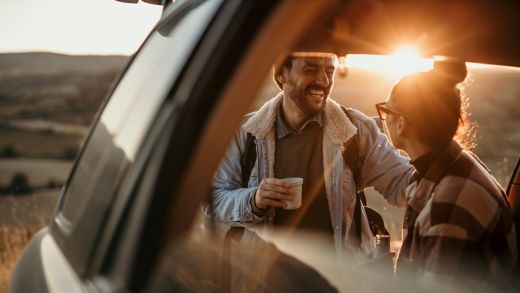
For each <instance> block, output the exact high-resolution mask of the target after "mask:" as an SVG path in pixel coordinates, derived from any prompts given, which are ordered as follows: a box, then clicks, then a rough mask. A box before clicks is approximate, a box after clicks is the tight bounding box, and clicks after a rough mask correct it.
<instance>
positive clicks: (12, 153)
mask: <svg viewBox="0 0 520 293" xmlns="http://www.w3.org/2000/svg"><path fill="white" fill-rule="evenodd" d="M19 156H20V154H19V153H18V152H17V151H16V149H15V148H14V147H13V146H12V145H6V146H3V147H2V148H1V149H0V158H16V157H19Z"/></svg>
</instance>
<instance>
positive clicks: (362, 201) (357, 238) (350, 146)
mask: <svg viewBox="0 0 520 293" xmlns="http://www.w3.org/2000/svg"><path fill="white" fill-rule="evenodd" d="M341 109H342V110H343V112H344V113H345V115H347V117H348V119H349V120H350V121H352V123H354V120H355V119H356V118H354V116H353V115H352V112H351V111H352V110H351V109H348V108H346V107H344V106H341ZM345 150H348V151H345V152H344V153H343V159H344V160H345V164H347V166H348V167H349V168H350V170H351V171H352V177H353V178H354V183H355V185H356V188H357V187H358V186H360V181H361V178H360V176H361V162H362V160H361V159H360V155H359V151H360V147H359V135H358V134H357V133H356V134H355V135H354V136H353V137H352V138H351V139H350V140H349V141H348V142H347V145H345ZM362 208H363V209H364V210H365V213H366V215H367V218H368V222H369V225H370V230H371V231H372V234H373V235H374V236H375V235H378V234H384V235H390V233H388V230H387V229H386V227H385V223H384V221H383V218H382V217H381V215H380V214H379V213H378V212H376V211H375V210H374V209H372V208H369V207H368V203H367V198H366V195H365V191H364V190H360V191H357V190H356V205H355V207H354V215H353V216H354V228H355V229H354V230H351V233H349V237H351V240H352V242H353V243H354V244H355V245H357V246H360V245H361V209H362Z"/></svg>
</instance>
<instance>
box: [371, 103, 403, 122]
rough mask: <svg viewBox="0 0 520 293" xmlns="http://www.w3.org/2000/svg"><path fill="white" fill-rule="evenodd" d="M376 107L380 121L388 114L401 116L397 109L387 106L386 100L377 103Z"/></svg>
mask: <svg viewBox="0 0 520 293" xmlns="http://www.w3.org/2000/svg"><path fill="white" fill-rule="evenodd" d="M376 109H377V114H379V118H381V120H382V121H383V120H386V116H387V115H388V114H394V115H399V116H403V114H401V113H400V112H399V111H396V110H394V109H392V108H390V107H388V103H387V102H382V103H377V104H376Z"/></svg>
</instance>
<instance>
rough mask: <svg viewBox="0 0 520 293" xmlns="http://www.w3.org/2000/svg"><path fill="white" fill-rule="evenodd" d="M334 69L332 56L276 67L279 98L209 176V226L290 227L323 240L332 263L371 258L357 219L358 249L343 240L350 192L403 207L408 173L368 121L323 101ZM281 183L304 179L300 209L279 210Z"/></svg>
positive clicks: (302, 56) (285, 188)
mask: <svg viewBox="0 0 520 293" xmlns="http://www.w3.org/2000/svg"><path fill="white" fill-rule="evenodd" d="M335 63H336V57H335V55H332V54H321V53H320V54H319V55H316V53H309V54H307V53H292V54H291V55H289V56H288V57H287V59H286V60H285V62H283V64H282V65H281V66H277V68H276V69H275V72H274V79H275V82H276V83H277V85H278V86H279V87H280V89H281V92H280V93H279V94H278V95H277V96H276V97H274V98H273V99H271V100H270V101H268V102H266V103H265V104H264V105H263V106H262V107H261V108H260V109H259V110H258V111H256V112H254V113H251V114H249V115H247V116H246V117H245V119H244V123H243V124H242V126H241V128H240V131H239V133H238V134H237V137H236V138H235V141H234V142H233V143H232V145H231V147H230V149H229V151H228V153H227V155H226V157H225V158H224V160H223V162H222V163H221V166H220V168H219V169H218V171H217V174H216V176H215V180H214V183H213V189H214V216H215V218H216V219H218V220H220V221H222V222H225V223H229V224H230V225H232V226H252V225H262V226H263V227H265V228H271V227H273V226H274V227H278V226H280V227H297V229H310V230H313V231H318V232H324V233H326V234H327V233H328V234H329V235H330V240H331V243H333V244H334V247H335V249H336V252H337V255H338V257H340V256H341V254H342V251H344V250H347V251H354V250H357V251H362V252H365V253H368V252H370V251H372V250H373V246H374V241H373V235H372V233H371V231H370V228H369V224H368V221H367V218H366V215H365V214H364V213H363V215H362V217H361V221H362V223H361V225H360V226H361V244H359V241H358V243H357V244H356V243H354V242H353V241H352V239H350V238H351V237H347V235H349V233H350V232H351V230H352V229H353V227H354V225H353V222H354V221H353V213H354V207H355V204H356V190H357V189H362V188H364V187H367V186H373V187H374V188H375V189H376V190H377V191H379V192H380V193H381V194H382V195H383V196H384V197H385V198H386V200H387V201H388V202H389V203H391V204H394V205H397V206H404V205H405V202H406V200H405V188H406V185H407V183H408V180H409V178H410V175H411V166H410V165H409V164H408V160H407V159H406V158H404V157H402V156H400V155H399V153H398V152H397V151H396V150H395V149H394V148H393V147H392V146H391V145H390V144H389V142H388V140H387V138H386V137H385V136H384V135H383V134H382V133H381V132H380V131H379V129H378V127H377V126H376V124H375V122H374V121H373V120H372V119H371V118H369V117H367V116H365V115H364V114H362V113H361V112H359V111H354V110H348V111H350V113H351V114H350V116H352V118H353V119H352V121H351V119H349V116H348V115H346V113H345V111H344V110H343V109H342V108H341V107H340V105H339V104H337V103H336V102H335V101H333V100H332V99H330V98H329V94H330V91H331V89H332V86H333V84H334V71H335ZM248 133H250V134H249V136H251V135H252V137H254V139H255V141H254V145H253V147H256V162H255V164H254V167H253V168H252V170H251V173H250V176H249V179H248V180H247V185H246V184H243V183H242V181H243V180H242V174H243V172H247V171H248V170H242V164H241V162H242V159H243V157H244V156H245V155H246V149H247V147H248ZM355 135H357V137H358V139H357V142H358V146H357V147H356V149H358V151H359V153H358V154H357V160H358V162H356V163H359V166H360V168H359V170H358V172H359V174H358V175H359V180H358V182H357V185H358V186H356V184H355V183H354V179H353V174H352V170H351V168H350V167H349V166H348V164H347V163H346V161H345V160H344V158H343V154H345V153H347V152H349V149H351V148H353V147H352V146H351V144H349V143H350V142H351V141H350V140H351V139H352V138H353V137H354V136H355ZM285 177H302V178H303V179H304V184H303V192H302V194H303V206H302V208H300V209H297V210H285V209H283V207H285V205H286V203H285V202H284V200H286V199H288V193H289V191H290V188H291V187H290V185H287V184H285V183H283V182H282V181H281V180H280V178H285ZM206 212H208V209H207V207H206ZM244 237H247V236H244Z"/></svg>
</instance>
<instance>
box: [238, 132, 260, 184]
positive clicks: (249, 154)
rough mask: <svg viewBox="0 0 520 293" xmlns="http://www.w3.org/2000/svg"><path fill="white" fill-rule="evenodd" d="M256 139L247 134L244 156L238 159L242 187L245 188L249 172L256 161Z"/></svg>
mask: <svg viewBox="0 0 520 293" xmlns="http://www.w3.org/2000/svg"><path fill="white" fill-rule="evenodd" d="M255 140H256V138H255V137H254V136H253V134H252V133H250V132H248V133H247V140H246V148H245V151H244V155H243V156H242V158H240V166H241V169H242V187H247V185H248V182H249V177H250V176H251V171H252V170H253V167H254V166H255V161H256V144H255Z"/></svg>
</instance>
